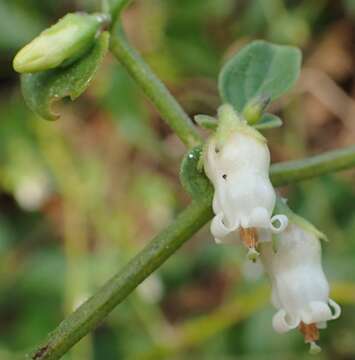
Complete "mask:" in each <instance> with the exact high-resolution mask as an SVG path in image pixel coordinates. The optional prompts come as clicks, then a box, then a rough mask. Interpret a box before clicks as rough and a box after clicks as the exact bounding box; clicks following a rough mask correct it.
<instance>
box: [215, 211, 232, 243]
mask: <svg viewBox="0 0 355 360" xmlns="http://www.w3.org/2000/svg"><path fill="white" fill-rule="evenodd" d="M223 218H224V216H223V213H219V214H217V215H216V216H215V217H214V218H213V220H212V222H211V233H212V235H213V236H214V238H215V240H216V242H217V243H221V242H222V240H223V238H224V237H226V236H227V235H228V234H230V233H231V232H232V231H234V230H235V229H236V228H237V227H231V228H229V227H227V226H226V225H225V224H224V222H223Z"/></svg>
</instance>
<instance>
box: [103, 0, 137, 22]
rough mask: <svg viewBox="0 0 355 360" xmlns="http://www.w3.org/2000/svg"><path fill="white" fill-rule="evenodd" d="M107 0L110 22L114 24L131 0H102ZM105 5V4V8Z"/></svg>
mask: <svg viewBox="0 0 355 360" xmlns="http://www.w3.org/2000/svg"><path fill="white" fill-rule="evenodd" d="M104 1H105V2H108V7H109V11H110V15H111V20H112V24H115V22H116V20H117V18H118V17H119V15H120V13H121V12H122V10H123V9H124V8H125V7H126V6H127V5H128V4H129V3H130V2H131V0H104ZM106 7H107V6H105V8H106Z"/></svg>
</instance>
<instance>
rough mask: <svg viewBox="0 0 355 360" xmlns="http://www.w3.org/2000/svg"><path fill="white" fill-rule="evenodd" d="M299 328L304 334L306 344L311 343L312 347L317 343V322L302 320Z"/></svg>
mask: <svg viewBox="0 0 355 360" xmlns="http://www.w3.org/2000/svg"><path fill="white" fill-rule="evenodd" d="M299 330H300V332H301V333H302V334H303V336H304V342H305V343H306V344H310V345H311V348H312V344H315V342H316V341H317V340H319V330H318V328H317V325H316V324H314V323H313V324H305V323H304V322H303V321H301V323H300V326H299ZM313 347H314V345H313Z"/></svg>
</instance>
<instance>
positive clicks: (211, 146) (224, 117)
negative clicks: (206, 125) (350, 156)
mask: <svg viewBox="0 0 355 360" xmlns="http://www.w3.org/2000/svg"><path fill="white" fill-rule="evenodd" d="M269 167H270V152H269V149H268V147H267V144H266V139H265V138H264V137H263V136H262V135H261V134H260V133H259V132H258V131H257V130H255V129H254V128H252V127H251V126H249V125H248V124H247V123H246V121H245V120H243V119H242V118H241V117H239V116H238V115H237V114H236V112H235V111H234V110H233V108H232V107H231V106H230V105H222V106H221V107H220V108H219V111H218V128H217V131H216V133H215V134H214V135H213V136H212V137H211V138H210V139H209V141H208V142H207V145H206V148H205V150H204V169H205V173H206V175H207V177H208V178H209V179H210V181H211V182H212V184H213V186H214V197H213V211H214V213H215V217H214V219H213V220H212V223H211V232H212V235H213V236H214V238H215V240H216V242H231V241H232V242H235V241H236V240H238V239H241V240H242V241H243V242H244V244H245V245H246V246H247V247H248V248H249V249H250V252H251V255H252V256H253V255H256V254H257V253H256V246H257V243H258V241H264V240H270V238H271V233H279V232H281V231H283V230H284V228H285V227H286V226H287V217H286V216H284V215H276V216H272V213H273V210H274V206H275V200H276V194H275V190H274V188H273V186H272V184H271V182H270V179H269Z"/></svg>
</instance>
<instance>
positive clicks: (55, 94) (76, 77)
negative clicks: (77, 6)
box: [21, 32, 109, 120]
mask: <svg viewBox="0 0 355 360" xmlns="http://www.w3.org/2000/svg"><path fill="white" fill-rule="evenodd" d="M108 44H109V34H108V33H107V32H104V33H102V34H101V35H100V37H99V38H98V39H97V40H95V45H94V47H93V49H92V50H91V51H90V52H89V53H88V54H87V56H85V57H83V58H82V59H80V60H78V61H76V62H75V63H74V64H72V65H71V66H68V67H65V68H57V69H53V70H48V71H43V72H40V73H37V74H23V75H22V76H21V87H22V93H23V96H24V98H25V101H26V103H27V105H28V107H29V108H30V109H31V110H32V111H33V112H35V113H37V114H38V115H40V116H41V117H43V118H44V119H47V120H55V119H56V118H57V117H58V115H57V114H54V113H53V112H52V110H51V105H52V103H53V102H54V101H58V100H60V99H62V98H64V97H66V96H70V98H71V99H72V100H74V99H76V98H77V97H78V96H80V95H81V94H82V93H83V92H84V91H85V90H86V89H87V87H88V86H89V85H90V82H91V80H92V79H93V77H94V75H95V72H96V71H97V69H98V67H99V66H100V64H101V62H102V60H103V58H104V56H105V54H106V52H107V50H108Z"/></svg>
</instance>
